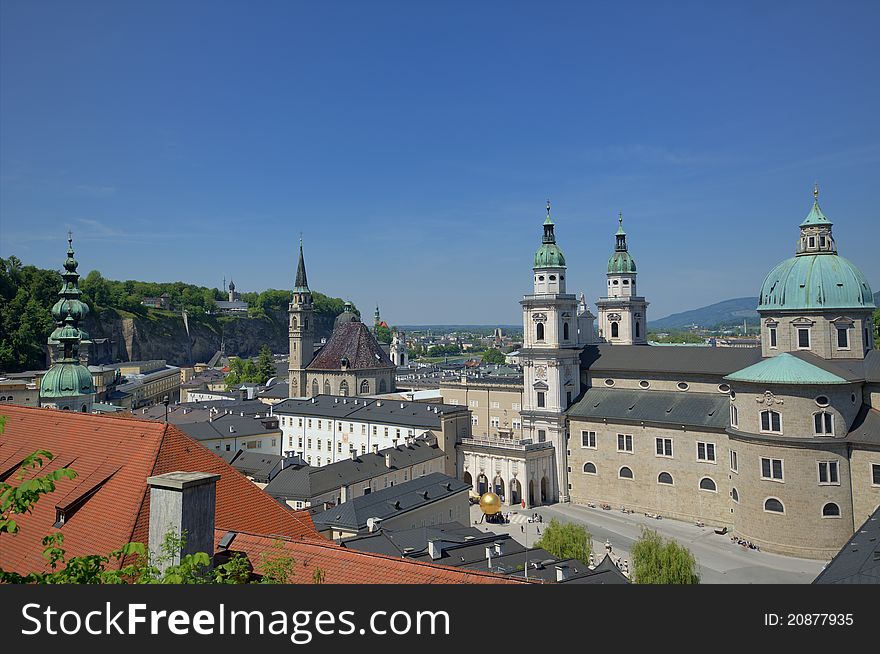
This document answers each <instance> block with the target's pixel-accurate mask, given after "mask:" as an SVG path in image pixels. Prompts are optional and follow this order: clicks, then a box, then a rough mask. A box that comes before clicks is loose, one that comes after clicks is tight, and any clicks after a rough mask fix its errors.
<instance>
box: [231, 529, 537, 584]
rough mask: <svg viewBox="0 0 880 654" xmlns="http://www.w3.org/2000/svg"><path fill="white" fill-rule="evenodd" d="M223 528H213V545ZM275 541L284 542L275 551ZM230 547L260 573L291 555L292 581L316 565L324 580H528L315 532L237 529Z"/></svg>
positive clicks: (303, 578)
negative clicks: (291, 535)
mask: <svg viewBox="0 0 880 654" xmlns="http://www.w3.org/2000/svg"><path fill="white" fill-rule="evenodd" d="M225 533H226V530H222V529H217V530H216V531H215V532H214V545H215V549H216V545H217V543H218V542H219V541H220V539H221V538H222V537H223V535H224V534H225ZM279 545H280V547H281V548H282V549H281V551H280V552H279ZM229 551H230V552H242V553H244V554H246V555H247V557H248V559H249V560H250V562H251V564H252V565H253V567H254V572H256V573H257V574H261V573H262V564H263V562H264V560H265V559H266V558H267V557H268V558H272V557H273V556H277V555H279V554H280V555H282V556H290V557H292V558H293V559H294V561H295V562H296V564H295V566H294V570H295V571H294V577H293V579H291V580H289V581H290V583H296V584H311V583H314V574H315V571H316V570H318V569H320V570H321V571H322V572H323V573H324V580H323V583H326V584H377V583H378V584H511V583H529V582H526V581H524V580H522V579H514V578H512V577H505V576H501V575H496V574H492V573H488V572H477V571H474V570H459V569H458V568H453V567H449V566H443V565H437V564H435V563H426V562H422V561H413V560H410V559H404V558H399V557H393V556H386V555H384V554H373V553H370V552H359V551H357V550H350V549H346V548H344V547H341V546H339V545H337V544H336V543H334V542H332V541H327V540H323V539H315V538H302V539H298V540H293V539H287V538H284V539H279V538H272V537H267V536H261V535H258V534H251V533H238V534H236V536H235V539H234V540H233V541H232V543H231V544H230V546H229Z"/></svg>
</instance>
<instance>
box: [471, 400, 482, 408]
mask: <svg viewBox="0 0 880 654" xmlns="http://www.w3.org/2000/svg"><path fill="white" fill-rule="evenodd" d="M470 405H471V406H472V407H474V408H475V409H476V408H477V407H478V406H480V403H479V402H477V401H476V400H471V401H470Z"/></svg>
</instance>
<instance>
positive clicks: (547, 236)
mask: <svg viewBox="0 0 880 654" xmlns="http://www.w3.org/2000/svg"><path fill="white" fill-rule="evenodd" d="M541 240H542V241H543V242H544V243H555V242H556V234H555V233H554V231H553V219H552V218H550V200H549V199H548V200H547V218H546V219H544V238H543V239H541Z"/></svg>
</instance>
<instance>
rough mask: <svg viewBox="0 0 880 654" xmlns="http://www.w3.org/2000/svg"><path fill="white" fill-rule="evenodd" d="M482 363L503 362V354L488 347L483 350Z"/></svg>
mask: <svg viewBox="0 0 880 654" xmlns="http://www.w3.org/2000/svg"><path fill="white" fill-rule="evenodd" d="M483 363H497V364H501V363H504V354H503V353H502V352H501V350H496V349H495V348H489V349H488V350H486V351H485V352H483Z"/></svg>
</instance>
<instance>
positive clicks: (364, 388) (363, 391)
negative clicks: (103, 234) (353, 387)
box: [361, 379, 370, 395]
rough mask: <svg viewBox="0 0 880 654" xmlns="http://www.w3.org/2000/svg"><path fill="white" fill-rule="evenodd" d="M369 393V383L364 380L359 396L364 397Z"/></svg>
mask: <svg viewBox="0 0 880 654" xmlns="http://www.w3.org/2000/svg"><path fill="white" fill-rule="evenodd" d="M369 392H370V382H368V381H367V380H366V379H365V380H364V381H362V382H361V395H366V394H367V393H369Z"/></svg>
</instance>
